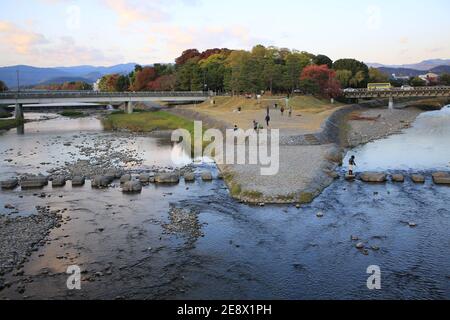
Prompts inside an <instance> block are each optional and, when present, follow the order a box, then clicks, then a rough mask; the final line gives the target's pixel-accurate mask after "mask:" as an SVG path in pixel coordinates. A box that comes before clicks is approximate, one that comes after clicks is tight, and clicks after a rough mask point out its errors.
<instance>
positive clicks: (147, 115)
mask: <svg viewBox="0 0 450 320" xmlns="http://www.w3.org/2000/svg"><path fill="white" fill-rule="evenodd" d="M103 125H104V126H105V129H107V130H119V129H126V130H130V131H133V132H152V131H157V130H164V131H165V130H176V129H186V130H188V131H189V132H191V133H193V132H194V122H193V121H189V120H186V119H184V118H181V117H178V116H175V115H173V114H171V113H168V112H165V111H157V112H135V113H132V114H124V113H114V114H111V115H109V116H108V117H107V118H106V119H105V120H104V121H103Z"/></svg>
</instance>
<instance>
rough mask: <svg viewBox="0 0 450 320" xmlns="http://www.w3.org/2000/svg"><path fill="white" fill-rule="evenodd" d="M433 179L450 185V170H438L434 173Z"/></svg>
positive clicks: (438, 182)
mask: <svg viewBox="0 0 450 320" xmlns="http://www.w3.org/2000/svg"><path fill="white" fill-rule="evenodd" d="M433 181H434V183H436V184H448V185H450V173H448V172H436V173H433Z"/></svg>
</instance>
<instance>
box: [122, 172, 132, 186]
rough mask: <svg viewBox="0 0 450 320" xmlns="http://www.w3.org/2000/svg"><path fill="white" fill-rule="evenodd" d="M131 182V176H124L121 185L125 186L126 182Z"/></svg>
mask: <svg viewBox="0 0 450 320" xmlns="http://www.w3.org/2000/svg"><path fill="white" fill-rule="evenodd" d="M128 181H131V174H124V175H123V176H121V177H120V183H121V184H123V183H125V182H128Z"/></svg>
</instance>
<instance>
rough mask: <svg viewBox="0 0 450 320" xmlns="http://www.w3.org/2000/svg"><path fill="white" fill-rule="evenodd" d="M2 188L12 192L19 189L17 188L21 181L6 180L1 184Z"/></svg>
mask: <svg viewBox="0 0 450 320" xmlns="http://www.w3.org/2000/svg"><path fill="white" fill-rule="evenodd" d="M0 184H1V187H2V189H5V190H6V189H8V190H12V189H15V188H17V186H18V185H19V180H17V179H15V178H14V179H8V180H4V181H2V182H1V183H0Z"/></svg>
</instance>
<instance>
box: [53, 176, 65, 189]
mask: <svg viewBox="0 0 450 320" xmlns="http://www.w3.org/2000/svg"><path fill="white" fill-rule="evenodd" d="M65 185H66V177H63V176H59V177H55V178H53V180H52V187H63V186H65Z"/></svg>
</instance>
